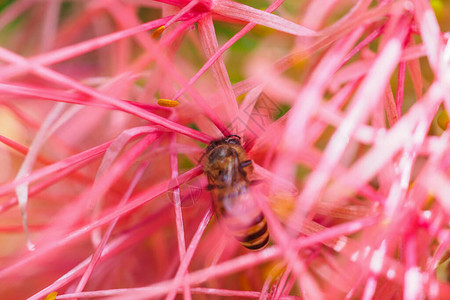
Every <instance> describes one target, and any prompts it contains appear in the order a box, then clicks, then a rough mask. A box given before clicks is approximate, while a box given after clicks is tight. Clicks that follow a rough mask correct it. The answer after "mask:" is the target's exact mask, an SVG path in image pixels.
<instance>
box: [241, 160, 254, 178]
mask: <svg viewBox="0 0 450 300" xmlns="http://www.w3.org/2000/svg"><path fill="white" fill-rule="evenodd" d="M252 164H253V162H252V161H251V160H246V161H243V162H241V163H240V164H239V168H238V169H239V173H241V174H242V176H247V172H245V170H244V168H246V167H248V166H251V165H252Z"/></svg>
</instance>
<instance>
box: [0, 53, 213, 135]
mask: <svg viewBox="0 0 450 300" xmlns="http://www.w3.org/2000/svg"><path fill="white" fill-rule="evenodd" d="M0 57H3V58H4V59H5V60H8V61H10V62H12V63H16V64H19V65H20V64H29V62H28V61H27V60H26V59H24V58H22V57H21V56H19V55H17V54H14V53H12V52H10V51H8V50H6V49H4V48H0ZM30 66H32V67H31V68H32V70H33V72H35V73H36V74H38V75H39V76H42V77H43V78H46V79H48V80H50V81H53V82H55V83H59V84H62V85H63V86H66V87H68V88H73V89H76V90H77V91H80V92H82V93H86V94H88V95H90V96H92V97H94V98H97V99H99V100H102V101H104V102H105V103H108V104H111V105H114V106H115V107H118V108H121V109H123V110H124V111H126V112H129V113H131V114H134V115H136V116H138V117H141V118H143V119H145V120H148V121H151V122H154V123H156V124H159V125H161V126H163V127H166V128H168V129H171V130H173V131H175V132H178V133H181V134H184V135H186V136H189V137H191V138H193V139H196V140H198V141H201V142H204V143H208V142H209V141H211V137H210V136H208V135H206V134H204V133H202V132H199V131H196V130H193V129H191V128H189V127H186V126H182V125H181V124H178V123H175V122H172V121H170V120H167V119H165V118H163V117H160V116H158V115H155V114H152V113H150V112H148V111H146V110H143V109H141V108H138V107H135V106H133V105H130V104H129V103H126V102H123V101H121V100H119V99H116V98H114V97H111V96H108V95H105V94H102V93H100V92H98V91H96V90H94V89H92V88H90V87H87V86H85V85H83V84H80V83H78V82H77V81H75V80H73V79H72V78H70V77H68V76H65V75H62V74H60V73H57V72H55V71H52V70H50V69H48V68H44V67H42V66H39V65H35V64H30Z"/></svg>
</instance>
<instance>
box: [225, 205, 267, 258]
mask: <svg viewBox="0 0 450 300" xmlns="http://www.w3.org/2000/svg"><path fill="white" fill-rule="evenodd" d="M223 220H224V222H225V224H226V226H227V227H228V229H229V230H230V231H231V233H232V234H233V236H234V237H235V238H236V239H237V240H238V241H239V242H240V243H241V244H242V246H244V247H245V248H247V249H250V250H262V249H264V248H265V247H266V246H267V244H268V243H269V229H268V228H267V222H266V219H265V218H264V215H263V214H262V213H259V214H258V215H257V216H256V217H255V218H254V219H253V221H252V222H250V223H246V224H239V223H237V222H236V220H235V219H234V218H230V217H227V216H223Z"/></svg>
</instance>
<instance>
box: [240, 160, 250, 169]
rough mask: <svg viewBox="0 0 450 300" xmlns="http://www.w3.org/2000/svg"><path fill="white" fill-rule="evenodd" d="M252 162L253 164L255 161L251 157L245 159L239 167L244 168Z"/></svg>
mask: <svg viewBox="0 0 450 300" xmlns="http://www.w3.org/2000/svg"><path fill="white" fill-rule="evenodd" d="M252 164H253V161H251V160H250V159H249V160H245V161H243V162H241V163H240V164H239V169H243V168H245V167H248V166H251V165H252Z"/></svg>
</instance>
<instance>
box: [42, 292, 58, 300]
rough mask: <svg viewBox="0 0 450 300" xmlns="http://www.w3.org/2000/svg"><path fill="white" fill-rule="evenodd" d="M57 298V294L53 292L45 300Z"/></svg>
mask: <svg viewBox="0 0 450 300" xmlns="http://www.w3.org/2000/svg"><path fill="white" fill-rule="evenodd" d="M56 296H58V293H57V292H51V293H50V294H48V295H47V297H45V300H55V299H56Z"/></svg>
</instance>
